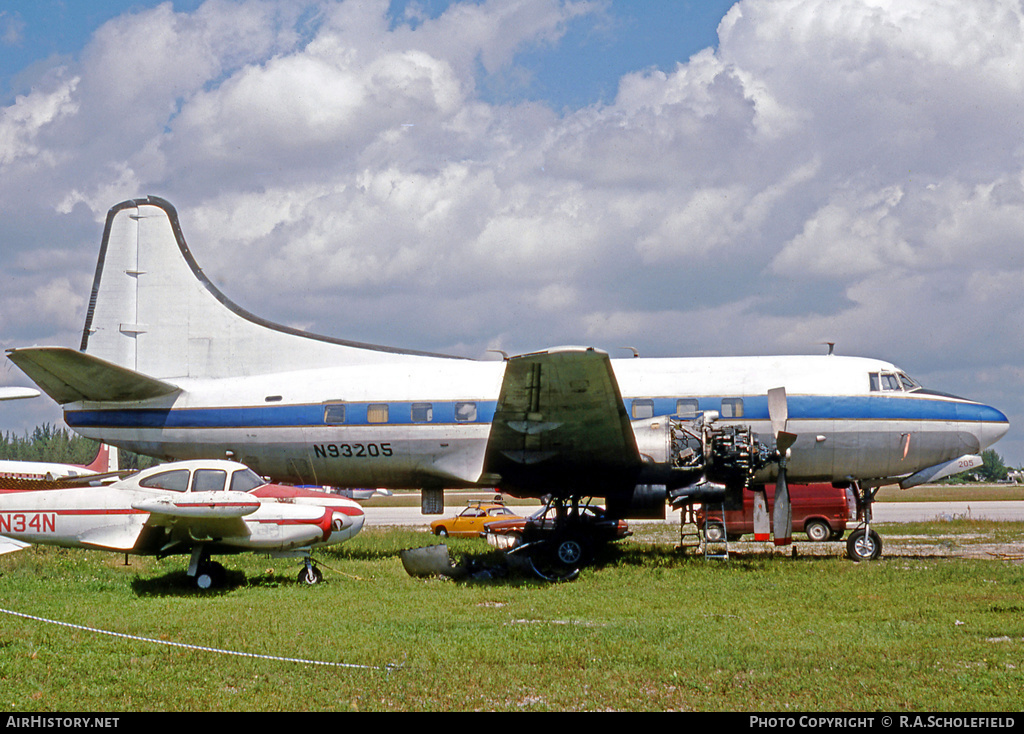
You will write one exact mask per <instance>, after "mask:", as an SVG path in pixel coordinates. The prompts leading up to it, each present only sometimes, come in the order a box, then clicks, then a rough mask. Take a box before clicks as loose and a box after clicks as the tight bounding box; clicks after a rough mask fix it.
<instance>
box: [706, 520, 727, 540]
mask: <svg viewBox="0 0 1024 734" xmlns="http://www.w3.org/2000/svg"><path fill="white" fill-rule="evenodd" d="M724 539H725V528H723V527H722V524H721V523H719V522H709V523H708V524H706V525H705V526H704V540H706V541H708V542H709V543H720V542H722V540H724Z"/></svg>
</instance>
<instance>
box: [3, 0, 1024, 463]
mask: <svg viewBox="0 0 1024 734" xmlns="http://www.w3.org/2000/svg"><path fill="white" fill-rule="evenodd" d="M78 6H84V7H81V8H80V7H78ZM0 75H2V76H0V253H2V263H3V268H2V281H0V282H2V287H0V346H2V347H3V348H10V347H14V346H26V345H29V344H59V345H66V346H77V345H78V343H79V339H80V331H81V328H82V323H83V319H84V313H85V306H86V302H87V298H88V293H89V288H90V284H91V280H92V272H93V269H94V267H95V258H96V254H97V251H98V247H99V241H100V235H101V232H102V222H103V219H104V217H105V214H106V211H107V210H108V209H109V208H110V207H111V206H113V205H114V204H116V203H117V202H119V201H122V200H124V199H128V198H134V197H137V196H143V195H147V194H154V195H158V196H161V197H164V198H166V199H168V200H170V201H171V202H172V203H173V204H174V205H175V206H176V208H177V209H178V212H179V214H180V215H181V222H182V228H183V230H184V234H185V237H186V239H187V240H188V242H189V245H190V247H191V248H192V250H193V252H194V253H195V255H196V258H197V260H198V261H199V263H200V264H201V265H202V266H203V267H204V269H205V270H206V272H207V274H208V275H210V277H211V278H212V279H213V280H214V282H215V283H217V284H218V285H219V286H220V287H221V289H222V290H224V291H225V293H227V295H228V296H229V297H231V298H232V299H233V300H235V301H236V302H238V303H239V304H240V305H242V306H243V307H245V308H247V309H249V310H250V311H253V312H254V313H257V314H260V315H262V316H265V317H267V318H270V319H272V320H275V321H278V322H281V323H285V324H288V325H291V326H297V327H300V328H305V329H309V330H311V331H315V332H319V333H324V334H330V335H334V336H339V337H343V338H349V339H355V340H360V341H370V342H375V343H384V344H390V345H396V346H403V347H408V348H415V349H427V350H430V351H442V352H449V353H455V354H460V355H464V356H471V357H481V358H484V357H487V356H488V355H487V350H488V349H504V350H506V351H508V352H513V353H514V352H522V351H528V350H532V349H537V348H542V347H545V346H552V345H558V344H592V345H594V346H598V347H601V348H604V349H607V350H608V351H610V352H611V353H612V354H613V356H614V355H617V354H624V352H622V351H621V349H620V348H621V347H623V346H625V345H629V346H634V347H636V348H638V349H639V350H640V352H641V354H643V355H646V356H699V355H718V354H759V353H772V354H782V353H786V354H794V353H823V352H824V351H825V349H826V347H824V346H823V344H824V343H825V342H835V343H836V351H837V352H839V353H842V354H856V355H862V356H873V357H880V358H883V359H887V360H890V361H892V362H895V363H896V364H898V365H900V366H901V367H903V368H904V369H906V370H907V371H908V372H909V373H910V374H911V375H912V376H914V377H915V378H917V379H918V380H919V381H921V382H924V383H925V384H927V385H928V386H929V387H934V388H936V389H940V390H945V391H948V392H954V393H958V394H963V395H965V396H968V397H973V398H976V399H979V400H983V401H985V402H988V403H990V404H992V405H995V406H996V407H999V408H1000V409H1002V410H1003V411H1004V412H1005V413H1007V415H1008V416H1009V417H1010V420H1011V422H1012V423H1013V427H1012V428H1011V431H1010V433H1009V434H1008V435H1007V437H1006V438H1004V439H1003V441H1002V442H1001V443H1000V444H998V445H997V446H996V448H997V450H999V451H1000V453H1001V454H1002V455H1003V456H1004V458H1006V460H1007V461H1008V462H1009V463H1012V464H1014V465H1019V464H1021V463H1024V438H1022V436H1024V433H1022V431H1021V429H1020V428H1019V426H1024V349H1022V338H1021V335H1020V325H1021V323H1022V322H1024V278H1022V273H1024V246H1022V242H1021V240H1022V237H1024V109H1022V105H1024V89H1022V86H1024V10H1022V7H1021V3H1020V2H1019V0H1015V1H1010V0H972V2H970V3H964V2H963V1H962V0H892V1H890V0H740V2H736V3H735V4H733V3H730V2H696V1H694V2H679V1H676V2H670V1H664V2H653V1H649V2H644V3H632V2H631V3H626V2H622V3H619V2H601V1H599V0H594V1H587V0H576V1H572V0H565V1H558V0H498V1H494V2H441V1H439V0H420V1H416V0H408V1H407V2H388V1H387V0H379V1H374V0H361V1H359V2H354V1H353V0H346V1H344V2H332V1H327V0H309V1H308V2H301V1H299V0H279V1H275V0H238V1H234V0H207V2H198V1H189V2H173V3H171V2H164V3H159V4H158V3H156V2H118V1H114V0H111V1H110V2H105V3H102V2H101V3H76V2H70V0H69V1H68V2H53V1H49V0H37V1H36V2H14V3H5V4H4V6H3V9H2V10H0ZM0 384H7V385H27V384H30V383H28V381H27V380H26V379H25V378H24V376H22V375H21V373H20V372H19V371H18V370H17V368H15V367H14V366H13V365H11V364H10V363H9V362H5V365H4V368H3V370H0ZM59 420H60V412H59V411H58V410H57V409H56V408H55V406H54V405H53V404H52V403H51V402H49V401H48V399H47V398H45V397H44V398H40V399H37V400H34V401H22V402H19V403H6V404H0V430H15V431H17V432H18V433H20V432H22V431H24V430H25V429H27V428H30V427H31V426H34V425H36V424H37V423H39V422H43V421H50V422H55V423H56V422H59Z"/></svg>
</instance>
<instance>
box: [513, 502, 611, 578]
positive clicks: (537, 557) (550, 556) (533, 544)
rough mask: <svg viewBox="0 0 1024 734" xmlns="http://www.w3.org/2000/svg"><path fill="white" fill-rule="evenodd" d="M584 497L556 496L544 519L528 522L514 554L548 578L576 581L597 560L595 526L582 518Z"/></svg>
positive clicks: (536, 573)
mask: <svg viewBox="0 0 1024 734" xmlns="http://www.w3.org/2000/svg"><path fill="white" fill-rule="evenodd" d="M579 501H580V498H578V497H574V498H571V499H561V498H553V499H551V500H549V501H548V508H547V511H546V512H545V513H544V514H543V515H542V516H541V517H542V518H543V519H542V520H539V521H535V522H531V523H527V525H526V527H525V528H524V530H523V542H522V544H521V545H518V546H517V547H516V548H514V549H513V550H511V551H509V553H510V555H515V556H519V557H522V558H525V559H526V562H527V565H528V566H529V568H530V570H532V571H533V573H534V574H535V575H536V576H537V577H538V578H540V579H543V580H544V581H556V582H557V581H572V580H573V579H575V578H576V577H578V576H579V575H580V571H582V570H583V568H584V567H586V565H587V564H589V563H590V562H591V561H592V560H593V551H594V545H595V542H596V540H595V538H594V535H593V530H592V529H591V528H589V527H587V525H586V523H585V522H584V521H583V520H582V519H581V518H582V517H583V515H582V514H581V513H580V506H579Z"/></svg>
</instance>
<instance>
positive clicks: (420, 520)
mask: <svg viewBox="0 0 1024 734" xmlns="http://www.w3.org/2000/svg"><path fill="white" fill-rule="evenodd" d="M463 509H465V505H461V506H455V505H453V506H451V507H446V508H445V511H444V514H443V515H423V514H421V513H420V508H418V507H367V508H365V512H366V524H367V525H368V526H372V525H429V524H430V522H431V521H432V520H436V519H437V518H439V517H452V516H453V515H456V514H458V513H459V512H461V511H462V510H463ZM536 509H537V508H535V507H532V506H526V507H524V508H523V511H524V512H525V513H530V512H534V511H535V510H536ZM957 518H968V519H973V520H1001V521H1024V502H1019V501H1017V502H1013V501H1010V502H992V501H990V502H878V503H876V504H875V506H874V520H875V522H928V521H931V520H953V519H957ZM631 522H650V521H644V520H639V521H637V520H633V521H631ZM658 522H660V521H658ZM665 522H673V523H678V522H679V513H670V515H669V517H668V518H666V520H665Z"/></svg>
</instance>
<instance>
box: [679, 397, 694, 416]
mask: <svg viewBox="0 0 1024 734" xmlns="http://www.w3.org/2000/svg"><path fill="white" fill-rule="evenodd" d="M697 412H698V408H697V398H680V399H679V400H677V401H676V415H678V416H679V417H680V418H696V417H697Z"/></svg>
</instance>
